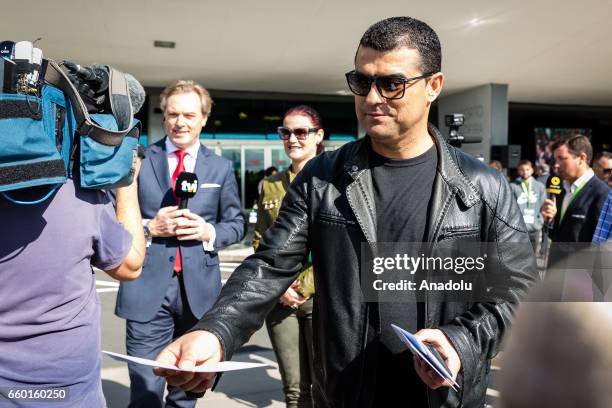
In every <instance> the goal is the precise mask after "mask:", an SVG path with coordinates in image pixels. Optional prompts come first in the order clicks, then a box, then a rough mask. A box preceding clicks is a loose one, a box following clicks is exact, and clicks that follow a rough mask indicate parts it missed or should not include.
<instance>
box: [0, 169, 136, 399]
mask: <svg viewBox="0 0 612 408" xmlns="http://www.w3.org/2000/svg"><path fill="white" fill-rule="evenodd" d="M139 171H140V160H139V159H137V163H136V164H135V175H134V182H133V183H132V184H131V185H129V186H127V187H122V188H119V189H117V195H116V197H117V198H116V199H117V207H116V210H114V209H113V206H112V204H111V202H110V201H109V199H108V197H107V195H106V194H105V193H104V192H103V191H100V190H88V189H83V188H81V187H80V180H78V178H77V179H68V181H67V182H66V183H65V184H63V185H61V187H59V188H58V189H57V191H56V192H55V193H54V194H53V195H52V196H51V197H50V198H49V199H47V200H44V201H42V202H40V203H38V204H33V205H22V204H16V203H14V202H12V201H10V200H8V199H7V198H5V197H3V196H0V225H2V232H3V233H2V234H1V235H0V282H2V283H1V285H0V407H4V406H7V405H6V399H8V400H9V402H8V406H11V407H13V406H32V403H33V402H41V401H42V402H44V403H45V404H44V406H45V407H47V408H50V407H66V406H70V407H73V406H74V407H76V406H78V407H91V408H98V407H105V406H106V402H105V400H104V395H103V394H102V386H101V379H100V366H101V356H100V301H99V299H98V295H97V292H96V282H95V275H94V273H93V271H92V266H95V267H97V268H100V269H102V270H104V271H105V272H106V273H108V274H109V275H110V276H112V277H113V278H115V279H118V280H133V279H136V278H137V277H138V276H139V275H140V271H141V268H142V264H143V260H144V254H145V241H144V235H143V231H142V221H141V217H140V210H139V207H138V195H137V191H138V187H137V181H136V180H137V178H138V173H139ZM74 173H75V174H79V172H78V171H74ZM40 191H41V190H40V188H32V189H26V190H21V191H20V192H19V193H18V194H19V196H20V198H24V199H31V198H33V197H36V196H40V194H39V193H40ZM12 193H13V194H11V196H13V198H15V193H17V192H12Z"/></svg>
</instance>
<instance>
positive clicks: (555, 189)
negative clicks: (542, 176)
mask: <svg viewBox="0 0 612 408" xmlns="http://www.w3.org/2000/svg"><path fill="white" fill-rule="evenodd" d="M546 192H547V193H548V195H549V196H550V195H560V194H561V193H562V192H563V187H561V177H559V176H558V175H557V174H555V173H550V176H548V180H546Z"/></svg>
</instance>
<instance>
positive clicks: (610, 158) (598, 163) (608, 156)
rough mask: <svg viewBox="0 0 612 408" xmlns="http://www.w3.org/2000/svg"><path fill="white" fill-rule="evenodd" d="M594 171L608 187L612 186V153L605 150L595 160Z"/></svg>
mask: <svg viewBox="0 0 612 408" xmlns="http://www.w3.org/2000/svg"><path fill="white" fill-rule="evenodd" d="M593 171H594V172H595V175H596V176H597V177H599V178H600V179H601V180H602V181H603V182H604V183H606V184H607V185H608V187H610V188H612V153H610V152H607V151H603V152H600V153H598V154H597V155H596V156H595V159H594V160H593Z"/></svg>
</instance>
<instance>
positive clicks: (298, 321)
mask: <svg viewBox="0 0 612 408" xmlns="http://www.w3.org/2000/svg"><path fill="white" fill-rule="evenodd" d="M278 134H279V136H280V138H281V140H283V147H284V148H285V153H286V154H287V156H289V158H290V159H291V166H290V167H289V170H286V171H282V172H280V173H277V174H275V175H272V176H270V177H267V178H266V179H265V180H264V182H263V189H262V192H261V195H260V196H259V202H258V203H257V212H258V214H257V225H256V226H255V238H254V239H253V247H254V248H255V249H256V250H257V247H258V246H259V242H260V240H261V237H262V236H263V233H264V232H265V231H266V230H267V229H268V228H269V227H270V226H271V225H272V224H273V223H274V220H275V219H276V217H277V216H278V211H279V209H280V205H281V203H282V201H283V198H284V196H285V194H286V192H287V189H288V188H289V185H290V184H291V182H292V181H293V179H295V176H296V175H297V174H298V173H299V172H300V171H301V170H302V169H303V168H304V166H305V165H306V163H307V162H308V161H309V160H310V159H312V158H313V157H315V156H316V154H317V150H318V146H319V145H320V144H321V143H322V141H323V134H324V132H323V127H322V124H321V117H320V116H319V114H318V112H317V111H315V110H314V109H313V108H311V107H309V106H304V105H301V106H296V107H294V108H291V109H289V110H288V111H287V113H285V116H284V118H283V126H280V127H279V128H278ZM313 295H314V276H313V270H312V263H311V262H308V263H306V264H305V265H304V267H303V269H302V272H301V273H300V274H299V276H298V278H297V279H296V280H295V281H294V282H293V283H292V284H291V286H290V287H289V288H288V289H287V290H286V291H285V293H284V294H283V295H282V296H281V298H280V299H279V301H278V303H277V304H276V306H275V307H274V309H272V311H271V312H270V314H269V315H268V317H267V318H266V327H267V329H268V334H269V335H270V340H271V341H272V347H273V348H274V352H275V353H276V359H277V361H278V367H279V370H280V373H281V379H282V381H283V391H284V393H285V402H286V403H287V407H288V408H298V407H312V397H311V393H310V388H311V386H312V359H313V356H312V296H313Z"/></svg>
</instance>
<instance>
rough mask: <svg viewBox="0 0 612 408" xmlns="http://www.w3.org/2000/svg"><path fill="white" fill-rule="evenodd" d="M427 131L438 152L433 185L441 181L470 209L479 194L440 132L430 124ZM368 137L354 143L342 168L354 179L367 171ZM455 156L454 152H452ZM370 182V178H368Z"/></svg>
mask: <svg viewBox="0 0 612 408" xmlns="http://www.w3.org/2000/svg"><path fill="white" fill-rule="evenodd" d="M428 131H429V134H430V135H431V137H432V138H433V140H434V143H435V145H436V149H437V151H438V168H437V175H436V180H435V184H436V185H440V182H441V181H443V182H444V183H445V184H446V185H448V187H449V188H450V190H451V191H452V192H455V193H456V194H457V195H458V196H459V198H460V199H461V201H462V202H463V204H464V205H465V206H466V207H471V206H473V205H474V204H476V203H477V202H478V201H479V200H480V194H479V192H478V190H477V189H476V187H474V185H473V184H472V183H471V182H470V181H469V180H468V179H467V177H465V175H464V174H463V172H462V171H461V170H460V169H459V166H458V164H457V161H456V160H455V159H454V158H453V154H452V153H451V149H454V148H452V147H450V146H449V145H448V143H447V142H446V140H444V137H443V136H442V135H441V134H440V131H438V129H436V127H435V126H433V125H432V124H431V123H430V124H429V125H428ZM369 143H370V141H369V136H367V135H366V137H365V138H364V139H362V140H359V141H358V142H356V143H354V145H353V147H352V150H351V151H350V152H349V154H348V155H347V156H348V160H347V161H346V163H345V165H344V168H345V170H346V172H347V173H348V174H349V175H350V176H351V177H352V178H353V179H354V180H357V178H358V177H359V176H360V174H361V173H362V172H363V171H364V170H366V169H367V170H369V155H368V144H369ZM453 153H455V154H456V152H453ZM370 181H371V176H370Z"/></svg>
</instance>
